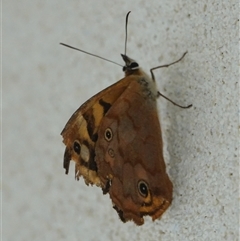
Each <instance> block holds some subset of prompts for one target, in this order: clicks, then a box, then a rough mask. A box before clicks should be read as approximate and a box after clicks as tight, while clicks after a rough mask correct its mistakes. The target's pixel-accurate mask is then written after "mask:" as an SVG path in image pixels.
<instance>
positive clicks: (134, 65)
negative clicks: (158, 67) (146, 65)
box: [130, 62, 139, 69]
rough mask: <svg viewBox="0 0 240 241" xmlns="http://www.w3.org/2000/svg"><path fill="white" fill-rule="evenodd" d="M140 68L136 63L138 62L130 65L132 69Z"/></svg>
mask: <svg viewBox="0 0 240 241" xmlns="http://www.w3.org/2000/svg"><path fill="white" fill-rule="evenodd" d="M138 67H139V65H138V63H136V62H132V63H131V64H130V69H138Z"/></svg>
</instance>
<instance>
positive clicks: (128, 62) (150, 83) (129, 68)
mask: <svg viewBox="0 0 240 241" xmlns="http://www.w3.org/2000/svg"><path fill="white" fill-rule="evenodd" d="M121 56H122V58H123V60H124V62H125V66H124V67H123V71H124V73H125V77H127V76H131V77H135V78H134V79H135V80H136V81H137V82H138V83H139V84H140V85H141V87H142V92H143V93H144V95H146V97H147V98H150V99H153V100H156V98H157V97H158V91H157V87H156V84H155V81H154V80H153V79H152V78H150V76H149V75H148V74H146V73H145V72H144V71H143V70H142V69H141V68H140V67H139V64H138V63H137V62H136V61H135V60H134V59H131V58H129V57H128V56H127V55H123V54H122V55H121Z"/></svg>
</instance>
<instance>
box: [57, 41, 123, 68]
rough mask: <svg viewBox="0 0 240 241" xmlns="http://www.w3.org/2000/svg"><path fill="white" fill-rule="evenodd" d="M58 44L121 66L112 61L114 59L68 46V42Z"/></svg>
mask: <svg viewBox="0 0 240 241" xmlns="http://www.w3.org/2000/svg"><path fill="white" fill-rule="evenodd" d="M60 44H61V45H63V46H65V47H68V48H70V49H75V50H77V51H80V52H82V53H85V54H88V55H91V56H94V57H97V58H99V59H103V60H105V61H107V62H110V63H113V64H116V65H119V66H121V67H123V66H122V65H121V64H118V63H116V62H114V61H112V60H109V59H106V58H103V57H101V56H98V55H96V54H91V53H89V52H86V51H84V50H82V49H78V48H75V47H73V46H70V45H68V44H64V43H60Z"/></svg>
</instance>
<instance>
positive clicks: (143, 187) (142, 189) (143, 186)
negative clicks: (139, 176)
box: [138, 180, 148, 197]
mask: <svg viewBox="0 0 240 241" xmlns="http://www.w3.org/2000/svg"><path fill="white" fill-rule="evenodd" d="M138 191H139V193H140V194H141V196H143V197H147V196H148V185H147V183H146V182H144V181H142V180H141V181H139V182H138Z"/></svg>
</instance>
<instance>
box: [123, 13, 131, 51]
mask: <svg viewBox="0 0 240 241" xmlns="http://www.w3.org/2000/svg"><path fill="white" fill-rule="evenodd" d="M130 13H131V11H129V12H128V13H127V15H126V25H125V49H124V55H126V53H127V25H128V16H129V14H130Z"/></svg>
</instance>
